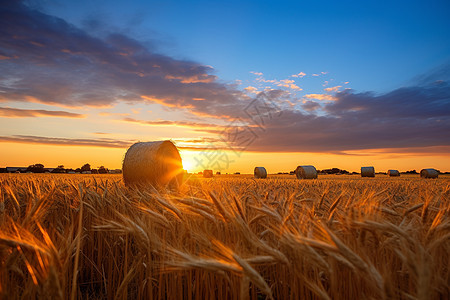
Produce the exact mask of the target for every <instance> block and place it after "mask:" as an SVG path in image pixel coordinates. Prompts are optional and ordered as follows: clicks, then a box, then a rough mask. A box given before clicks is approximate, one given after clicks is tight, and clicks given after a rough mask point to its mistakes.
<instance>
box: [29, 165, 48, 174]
mask: <svg viewBox="0 0 450 300" xmlns="http://www.w3.org/2000/svg"><path fill="white" fill-rule="evenodd" d="M44 171H45V169H44V165H43V164H34V165H29V166H28V168H27V170H26V172H33V173H44Z"/></svg>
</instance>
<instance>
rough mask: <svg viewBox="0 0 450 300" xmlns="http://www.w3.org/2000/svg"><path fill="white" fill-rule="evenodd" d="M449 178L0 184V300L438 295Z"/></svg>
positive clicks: (20, 178) (21, 179)
mask: <svg viewBox="0 0 450 300" xmlns="http://www.w3.org/2000/svg"><path fill="white" fill-rule="evenodd" d="M449 212H450V178H449V177H442V176H441V177H440V178H439V179H436V180H426V179H420V178H419V177H418V176H402V177H400V178H388V177H387V176H381V175H380V176H379V175H377V177H376V178H369V179H365V178H360V177H357V176H336V175H329V176H319V179H316V180H297V179H295V178H294V176H288V175H286V176H272V177H270V178H269V179H265V180H255V179H253V178H251V177H250V176H244V175H242V176H215V177H214V178H210V179H204V178H198V177H195V176H193V177H191V178H189V179H188V180H187V182H186V184H184V185H183V186H182V188H181V189H180V190H179V191H174V190H164V191H162V190H155V189H153V188H151V187H145V188H144V187H141V188H133V189H128V188H125V186H124V184H123V181H122V178H121V176H120V175H50V174H45V175H35V174H1V176H0V298H2V299H36V298H39V299H105V298H106V299H143V298H145V299H448V297H449V295H450V291H449V282H450V269H449V268H450V265H449V264H450V263H449V252H450V243H449V239H450V219H449Z"/></svg>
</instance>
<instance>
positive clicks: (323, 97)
mask: <svg viewBox="0 0 450 300" xmlns="http://www.w3.org/2000/svg"><path fill="white" fill-rule="evenodd" d="M303 97H304V98H307V99H316V100H328V101H335V100H337V98H336V97H334V96H331V95H326V94H308V95H305V96H303Z"/></svg>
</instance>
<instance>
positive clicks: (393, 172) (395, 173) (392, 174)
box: [387, 170, 400, 177]
mask: <svg viewBox="0 0 450 300" xmlns="http://www.w3.org/2000/svg"><path fill="white" fill-rule="evenodd" d="M387 174H388V175H389V176H390V177H399V176H400V172H399V171H398V170H388V171H387Z"/></svg>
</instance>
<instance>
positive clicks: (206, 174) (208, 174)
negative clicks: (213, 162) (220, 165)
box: [203, 170, 213, 178]
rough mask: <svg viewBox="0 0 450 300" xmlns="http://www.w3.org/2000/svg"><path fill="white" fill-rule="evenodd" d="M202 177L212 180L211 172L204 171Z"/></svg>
mask: <svg viewBox="0 0 450 300" xmlns="http://www.w3.org/2000/svg"><path fill="white" fill-rule="evenodd" d="M203 177H205V178H212V177H213V171H212V170H204V171H203Z"/></svg>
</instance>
